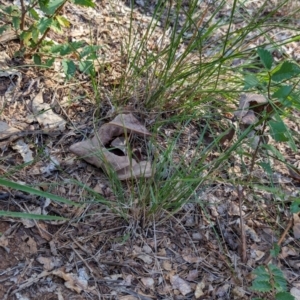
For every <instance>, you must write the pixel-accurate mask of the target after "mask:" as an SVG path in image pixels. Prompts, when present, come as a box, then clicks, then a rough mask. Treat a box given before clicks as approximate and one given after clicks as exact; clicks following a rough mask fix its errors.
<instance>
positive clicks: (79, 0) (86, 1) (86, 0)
mask: <svg viewBox="0 0 300 300" xmlns="http://www.w3.org/2000/svg"><path fill="white" fill-rule="evenodd" d="M73 2H74V3H75V4H77V5H81V6H86V7H95V3H94V1H92V0H73Z"/></svg>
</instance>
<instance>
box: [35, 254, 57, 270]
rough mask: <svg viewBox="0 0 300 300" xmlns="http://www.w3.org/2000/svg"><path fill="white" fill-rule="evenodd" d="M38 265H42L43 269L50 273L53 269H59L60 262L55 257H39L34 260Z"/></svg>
mask: <svg viewBox="0 0 300 300" xmlns="http://www.w3.org/2000/svg"><path fill="white" fill-rule="evenodd" d="M36 260H37V261H38V262H39V263H40V264H42V265H43V267H44V269H45V270H47V271H50V270H52V269H54V268H57V267H60V266H61V261H60V259H58V258H55V257H43V256H39V257H38V258H37V259H36Z"/></svg>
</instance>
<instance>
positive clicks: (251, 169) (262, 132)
mask: <svg viewBox="0 0 300 300" xmlns="http://www.w3.org/2000/svg"><path fill="white" fill-rule="evenodd" d="M266 127H267V122H266V121H264V123H263V128H262V130H261V134H260V137H259V140H258V143H257V146H256V148H255V151H254V153H253V155H252V160H251V165H250V170H249V175H248V179H247V181H249V180H250V178H251V174H252V172H253V169H254V164H255V159H256V156H257V153H258V150H259V146H260V144H261V141H262V136H263V134H264V132H265V130H266Z"/></svg>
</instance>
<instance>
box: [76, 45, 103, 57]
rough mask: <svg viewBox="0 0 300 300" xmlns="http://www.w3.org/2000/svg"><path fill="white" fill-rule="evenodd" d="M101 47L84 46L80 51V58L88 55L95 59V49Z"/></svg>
mask: <svg viewBox="0 0 300 300" xmlns="http://www.w3.org/2000/svg"><path fill="white" fill-rule="evenodd" d="M99 49H101V46H96V45H89V46H85V47H84V48H83V49H82V51H81V52H80V58H84V57H86V56H88V59H92V60H95V59H97V58H98V56H97V51H98V50H99Z"/></svg>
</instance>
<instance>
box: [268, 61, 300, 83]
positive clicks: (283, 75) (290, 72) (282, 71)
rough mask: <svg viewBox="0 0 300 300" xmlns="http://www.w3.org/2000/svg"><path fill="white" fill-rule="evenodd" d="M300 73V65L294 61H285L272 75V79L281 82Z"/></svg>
mask: <svg viewBox="0 0 300 300" xmlns="http://www.w3.org/2000/svg"><path fill="white" fill-rule="evenodd" d="M299 74H300V67H299V66H298V65H296V64H294V63H292V62H289V61H285V62H284V63H283V64H282V65H281V66H280V68H279V69H278V70H277V71H275V72H274V74H273V75H272V80H273V81H275V82H279V81H282V80H285V79H290V78H292V77H295V76H297V75H299Z"/></svg>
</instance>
